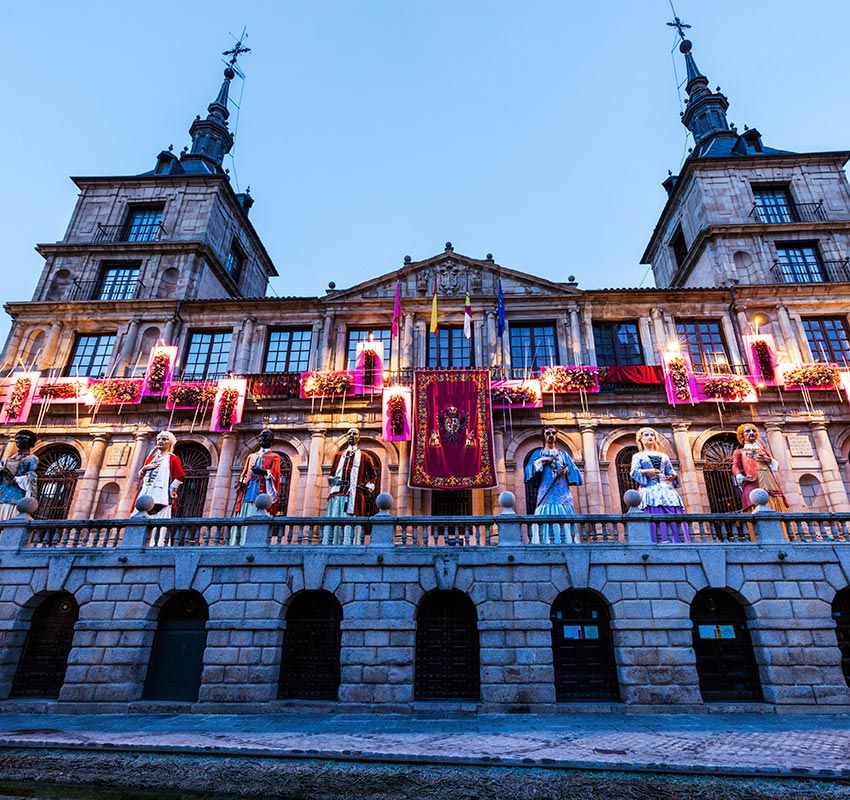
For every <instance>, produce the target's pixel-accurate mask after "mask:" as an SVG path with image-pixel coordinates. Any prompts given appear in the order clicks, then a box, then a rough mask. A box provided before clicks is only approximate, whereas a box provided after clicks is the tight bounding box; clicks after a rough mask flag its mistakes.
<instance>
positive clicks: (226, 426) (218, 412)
mask: <svg viewBox="0 0 850 800" xmlns="http://www.w3.org/2000/svg"><path fill="white" fill-rule="evenodd" d="M247 391H248V381H246V380H245V378H224V379H222V380H220V381H219V382H218V389H217V391H216V394H215V402H214V403H213V409H212V419H211V420H210V430H211V431H213V432H219V431H229V430H230V429H231V428H232V427H233V426H234V425H237V424H238V423H240V422H241V421H242V411H243V409H244V407H245V395H246V393H247Z"/></svg>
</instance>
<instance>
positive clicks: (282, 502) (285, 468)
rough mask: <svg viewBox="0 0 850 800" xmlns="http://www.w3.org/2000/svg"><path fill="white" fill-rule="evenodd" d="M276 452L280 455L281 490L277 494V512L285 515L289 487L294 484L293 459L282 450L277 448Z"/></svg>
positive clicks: (281, 515) (279, 514)
mask: <svg viewBox="0 0 850 800" xmlns="http://www.w3.org/2000/svg"><path fill="white" fill-rule="evenodd" d="M275 453H277V454H278V455H279V456H280V491H279V492H278V495H277V507H276V514H277V516H279V517H285V516H286V510H287V507H288V505H289V489H290V487H291V486H292V459H291V458H290V457H289V456H288V455H286V453H282V452H281V451H280V450H275Z"/></svg>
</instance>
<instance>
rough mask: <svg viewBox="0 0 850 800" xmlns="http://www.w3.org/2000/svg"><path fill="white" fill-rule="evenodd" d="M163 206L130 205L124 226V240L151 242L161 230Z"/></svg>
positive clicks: (157, 236)
mask: <svg viewBox="0 0 850 800" xmlns="http://www.w3.org/2000/svg"><path fill="white" fill-rule="evenodd" d="M163 211H165V206H162V205H157V206H131V207H130V211H129V212H128V215H127V224H126V225H125V227H124V235H123V236H122V237H121V238H122V239H123V240H124V241H125V242H153V241H155V240H157V239H158V238H159V234H160V231H161V230H162V214H163Z"/></svg>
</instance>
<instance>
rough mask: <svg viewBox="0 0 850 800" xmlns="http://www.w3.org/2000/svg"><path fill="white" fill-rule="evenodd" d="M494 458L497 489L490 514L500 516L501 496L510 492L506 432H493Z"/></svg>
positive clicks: (493, 492) (495, 430) (494, 491)
mask: <svg viewBox="0 0 850 800" xmlns="http://www.w3.org/2000/svg"><path fill="white" fill-rule="evenodd" d="M493 457H494V458H495V459H496V463H495V464H494V465H493V466H494V467H495V470H496V488H495V489H494V490H493V491H492V492H491V493H490V494H491V495H492V496H493V510H492V511H491V512H490V513H491V514H498V513H499V512H500V511H501V509H502V507H501V505H499V495H500V494H501V493H502V492H506V491H509V490H510V487H509V486H508V475H507V470H506V469H505V432H504V431H503V430H499V429H494V430H493Z"/></svg>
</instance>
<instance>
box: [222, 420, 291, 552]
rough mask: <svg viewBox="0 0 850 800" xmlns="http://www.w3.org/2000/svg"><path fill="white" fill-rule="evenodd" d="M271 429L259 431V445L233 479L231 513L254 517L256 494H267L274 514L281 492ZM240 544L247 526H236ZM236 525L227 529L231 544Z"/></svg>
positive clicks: (270, 510) (234, 542)
mask: <svg viewBox="0 0 850 800" xmlns="http://www.w3.org/2000/svg"><path fill="white" fill-rule="evenodd" d="M272 441H273V439H272V432H271V431H270V430H268V429H267V428H266V429H264V430H263V431H262V433H260V447H259V448H258V449H257V451H256V452H254V453H251V454H250V455H249V456H248V457H247V458H246V459H245V464H244V465H243V467H242V472H241V474H240V475H239V480H238V481H237V482H236V502H235V503H234V505H233V516H235V517H253V516H254V515H255V514H256V513H257V505H256V500H257V495H260V494H267V495H268V496H269V497H270V498H271V499H272V503H271V505H270V506H269V508H268V512H269V514H271V515H272V516H274V515H275V512H276V510H277V499H278V495H279V493H280V456H279V455H278V454H277V453H275V452H273V451H272V449H271V446H272ZM238 530H239V531H240V532H239V544H245V532H246V529H245V527H244V526H243V527H242V528H240V529H238ZM236 536H237V528H236V527H235V526H234V527H233V528H231V529H230V544H236Z"/></svg>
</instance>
